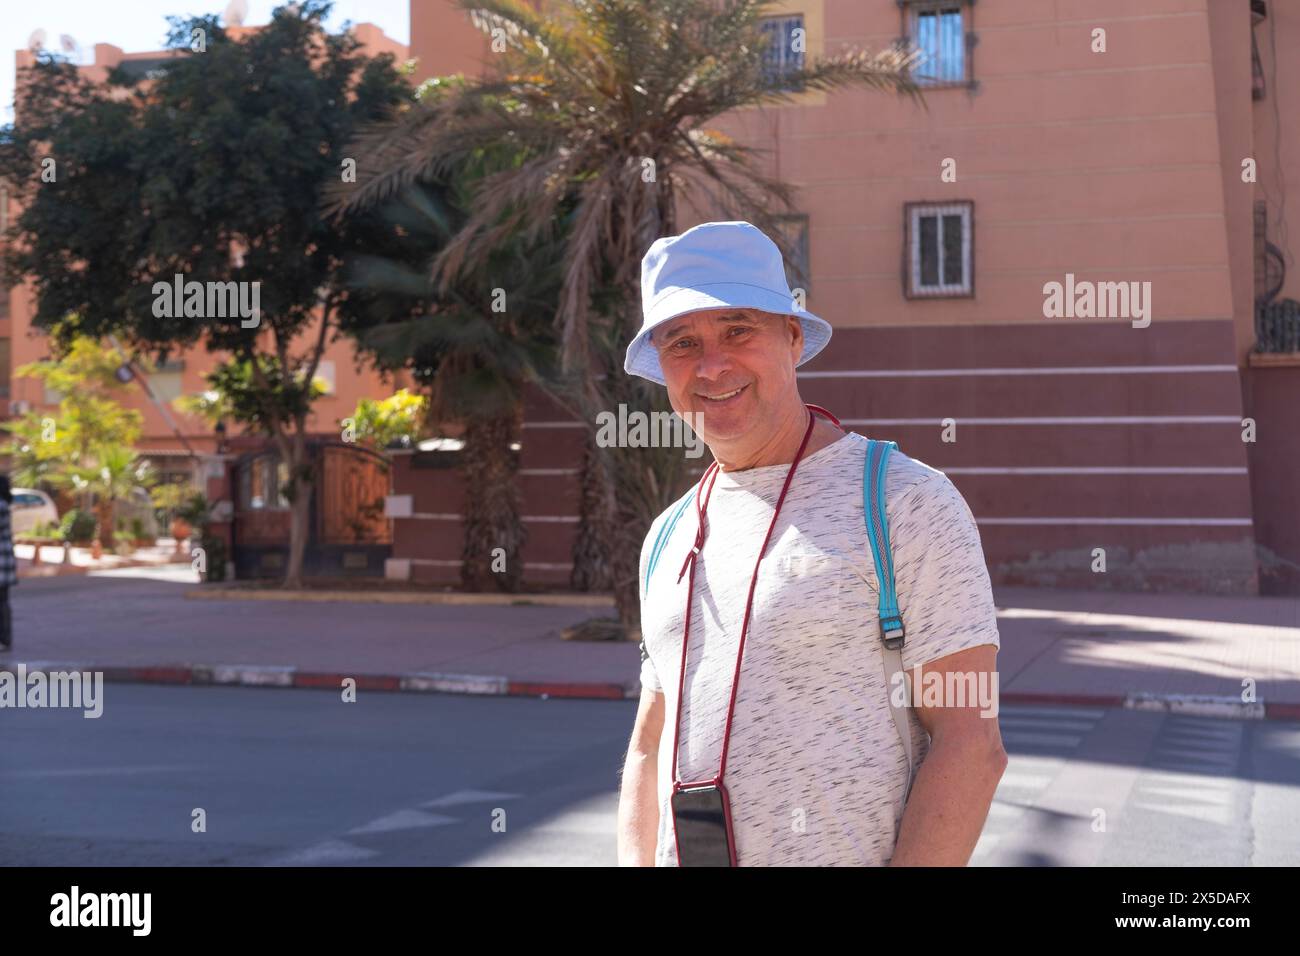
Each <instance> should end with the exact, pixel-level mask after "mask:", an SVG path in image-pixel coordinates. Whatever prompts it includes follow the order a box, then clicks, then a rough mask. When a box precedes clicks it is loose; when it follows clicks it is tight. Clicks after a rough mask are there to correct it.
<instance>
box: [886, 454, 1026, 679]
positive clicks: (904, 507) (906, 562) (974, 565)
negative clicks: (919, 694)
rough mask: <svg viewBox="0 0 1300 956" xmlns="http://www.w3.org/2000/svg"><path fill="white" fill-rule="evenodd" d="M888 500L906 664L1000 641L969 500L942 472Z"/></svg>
mask: <svg viewBox="0 0 1300 956" xmlns="http://www.w3.org/2000/svg"><path fill="white" fill-rule="evenodd" d="M897 510H898V514H894V507H893V506H892V504H891V506H890V513H889V537H890V543H891V545H892V547H893V552H894V584H895V587H896V589H897V592H898V607H899V610H900V611H901V613H902V615H903V627H904V628H905V638H904V641H903V666H904V667H907V668H910V667H914V666H916V665H918V664H925V663H928V662H929V661H933V660H938V659H939V658H941V657H947V656H948V655H949V654H955V653H956V652H957V651H961V650H965V649H966V648H968V647H977V646H979V645H980V644H992V645H993V646H994V647H1000V646H1001V642H1000V640H999V637H998V620H997V609H996V607H995V606H994V603H993V586H992V583H991V582H990V580H989V571H988V566H987V564H985V561H984V547H983V544H982V543H981V541H980V533H979V528H978V526H977V525H976V524H975V516H974V515H973V514H971V510H970V506H969V505H967V504H966V499H965V498H963V497H962V496H961V492H959V491H958V490H957V488H956V486H955V485H954V484H953V483H952V481H951V480H950V479H949V478H948V476H947V475H945V474H943V473H942V472H936V473H935V474H933V475H929V476H927V477H926V478H924V479H922V480H921V481H920V482H919V483H918V484H916V485H915V486H913V487H912V488H909V489H908V490H907V492H906V493H905V494H904V495H903V497H902V498H901V499H900V501H899V505H898V508H897Z"/></svg>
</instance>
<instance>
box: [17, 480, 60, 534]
mask: <svg viewBox="0 0 1300 956" xmlns="http://www.w3.org/2000/svg"><path fill="white" fill-rule="evenodd" d="M13 495H14V503H13V504H12V505H10V507H9V513H10V520H11V526H12V528H13V533H14V534H16V535H18V534H25V533H27V532H28V531H31V530H32V529H33V528H35V527H36V526H37V525H43V524H58V523H59V509H58V508H56V507H54V502H53V501H51V500H50V496H49V495H47V494H46V493H45V492H43V491H37V490H36V489H34V488H15V489H13Z"/></svg>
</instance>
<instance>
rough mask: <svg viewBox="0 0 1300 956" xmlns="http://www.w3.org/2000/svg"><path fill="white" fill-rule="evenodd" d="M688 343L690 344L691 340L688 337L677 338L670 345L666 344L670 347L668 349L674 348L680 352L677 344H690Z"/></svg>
mask: <svg viewBox="0 0 1300 956" xmlns="http://www.w3.org/2000/svg"><path fill="white" fill-rule="evenodd" d="M690 344H691V340H690V339H678V340H677V341H676V342H674V343H673V344H672V345H670V346H668V348H670V349H676V350H677V351H678V352H680V351H682V349H680V348H677V347H678V346H679V345H690Z"/></svg>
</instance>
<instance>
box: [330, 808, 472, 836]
mask: <svg viewBox="0 0 1300 956" xmlns="http://www.w3.org/2000/svg"><path fill="white" fill-rule="evenodd" d="M450 823H460V820H458V819H457V818H456V817H445V816H443V815H442V814H440V813H425V812H424V811H423V810H398V811H396V812H395V813H390V814H387V815H386V816H382V817H379V818H378V819H375V820H371V821H370V822H369V823H366V824H363V825H362V826H359V827H354V828H353V829H351V830H349V831H348V836H360V835H361V834H363V833H391V832H392V831H394V830H415V829H419V828H421V827H442V826H447V825H448V824H450Z"/></svg>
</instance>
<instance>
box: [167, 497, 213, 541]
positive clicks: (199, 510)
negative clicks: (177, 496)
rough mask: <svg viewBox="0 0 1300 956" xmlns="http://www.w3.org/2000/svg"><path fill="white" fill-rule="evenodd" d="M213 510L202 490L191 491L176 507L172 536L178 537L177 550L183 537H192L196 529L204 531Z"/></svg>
mask: <svg viewBox="0 0 1300 956" xmlns="http://www.w3.org/2000/svg"><path fill="white" fill-rule="evenodd" d="M211 510H212V508H211V506H210V505H209V504H208V499H207V498H206V497H205V496H204V495H203V492H201V491H195V492H193V493H191V494H190V496H189V497H188V498H186V499H185V500H184V501H183V502H182V503H181V505H180V506H179V507H178V508H177V509H176V517H175V518H173V519H172V537H174V538H175V539H176V550H177V551H179V550H180V543H181V540H182V539H183V538H189V537H191V536H192V535H193V534H194V533H195V532H196V531H197V532H199V533H202V531H203V525H204V524H205V523H206V522H207V520H208V514H209V512H210V511H211ZM178 532H183V534H181V533H178Z"/></svg>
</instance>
